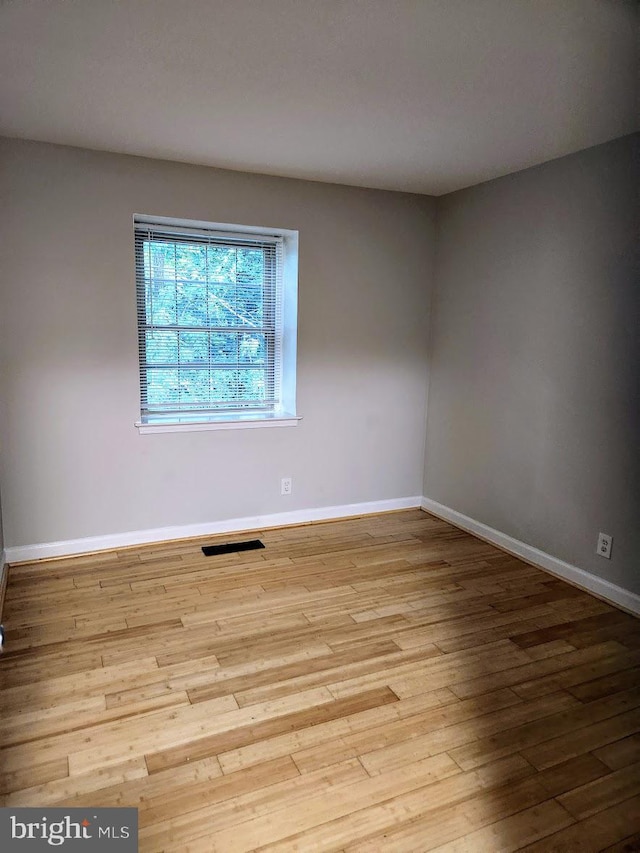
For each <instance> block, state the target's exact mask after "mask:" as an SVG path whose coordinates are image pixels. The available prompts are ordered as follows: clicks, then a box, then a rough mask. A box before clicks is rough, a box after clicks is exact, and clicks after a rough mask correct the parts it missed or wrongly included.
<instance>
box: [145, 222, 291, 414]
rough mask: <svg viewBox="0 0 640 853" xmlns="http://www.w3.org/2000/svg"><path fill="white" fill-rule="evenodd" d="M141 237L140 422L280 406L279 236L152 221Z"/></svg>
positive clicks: (147, 224)
mask: <svg viewBox="0 0 640 853" xmlns="http://www.w3.org/2000/svg"><path fill="white" fill-rule="evenodd" d="M135 237H136V239H135V247H136V281H137V298H138V339H139V357H140V390H141V414H142V420H143V422H145V421H146V422H151V421H153V420H154V419H155V420H158V419H163V420H171V419H174V420H178V421H185V420H199V419H201V418H203V417H213V416H215V415H221V414H232V413H234V412H236V413H247V412H252V411H254V412H273V411H274V410H276V408H277V406H278V402H279V399H280V396H279V390H280V389H279V386H280V367H281V345H282V317H281V307H282V306H281V301H282V287H281V279H282V239H281V238H280V237H277V236H273V237H272V236H265V235H253V234H239V233H233V232H229V233H226V232H218V231H213V230H211V231H210V230H207V229H200V228H195V229H189V228H183V227H174V228H168V227H165V226H156V225H154V224H149V223H146V222H136V225H135Z"/></svg>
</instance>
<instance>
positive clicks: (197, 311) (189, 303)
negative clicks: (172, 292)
mask: <svg viewBox="0 0 640 853" xmlns="http://www.w3.org/2000/svg"><path fill="white" fill-rule="evenodd" d="M177 293H178V303H177V307H178V325H179V326H203V327H205V328H206V326H208V320H207V289H206V287H205V286H204V285H203V284H202V282H200V281H179V282H178V284H177Z"/></svg>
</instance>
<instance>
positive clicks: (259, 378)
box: [238, 370, 266, 400]
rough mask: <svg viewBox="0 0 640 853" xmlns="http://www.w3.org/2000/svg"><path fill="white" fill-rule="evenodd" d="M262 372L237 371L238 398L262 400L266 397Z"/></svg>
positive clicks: (263, 372)
mask: <svg viewBox="0 0 640 853" xmlns="http://www.w3.org/2000/svg"><path fill="white" fill-rule="evenodd" d="M265 380H266V376H265V371H264V370H239V371H238V386H239V395H238V396H239V397H240V399H242V400H263V399H264V398H265V396H266V381H265Z"/></svg>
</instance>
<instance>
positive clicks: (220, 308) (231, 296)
mask: <svg viewBox="0 0 640 853" xmlns="http://www.w3.org/2000/svg"><path fill="white" fill-rule="evenodd" d="M235 304H236V289H235V287H234V286H233V285H230V284H212V285H209V322H210V324H211V325H212V326H237V325H239V323H240V321H239V319H238V312H237V311H236V307H235Z"/></svg>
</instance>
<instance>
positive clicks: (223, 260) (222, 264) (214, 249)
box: [207, 246, 236, 283]
mask: <svg viewBox="0 0 640 853" xmlns="http://www.w3.org/2000/svg"><path fill="white" fill-rule="evenodd" d="M207 259H208V262H207V263H208V273H209V281H215V282H229V283H233V282H235V280H236V250H235V249H230V248H227V247H226V246H207Z"/></svg>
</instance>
